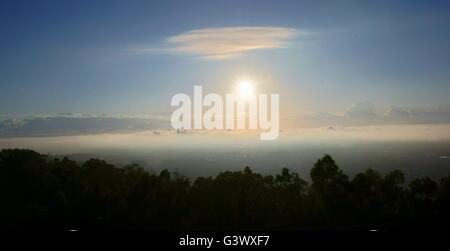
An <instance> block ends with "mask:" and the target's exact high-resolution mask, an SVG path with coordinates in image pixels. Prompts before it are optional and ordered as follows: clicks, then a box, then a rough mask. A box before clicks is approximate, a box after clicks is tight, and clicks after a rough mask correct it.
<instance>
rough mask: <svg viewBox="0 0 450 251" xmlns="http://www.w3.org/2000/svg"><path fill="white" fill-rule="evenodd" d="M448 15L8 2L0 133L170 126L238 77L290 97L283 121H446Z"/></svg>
mask: <svg viewBox="0 0 450 251" xmlns="http://www.w3.org/2000/svg"><path fill="white" fill-rule="evenodd" d="M449 13H450V3H449V2H448V1H264V0H262V1H234V0H230V1H195V0H194V1H132V0H131V1H66V0H63V1H47V0H45V1H21V0H17V1H1V3H0V37H1V41H0V120H1V119H3V121H2V122H1V123H0V136H17V135H33V133H37V134H47V133H50V132H52V131H58V130H60V129H61V128H62V129H66V128H67V127H70V126H73V125H74V124H76V123H78V122H76V121H81V120H82V122H80V123H79V124H77V125H76V126H73V127H74V128H69V129H68V131H70V132H78V133H79V132H96V131H103V130H106V129H108V128H111V127H114V128H119V129H124V128H125V129H126V128H130V127H131V128H132V129H136V130H140V129H143V128H147V129H148V128H151V129H154V128H161V127H163V126H160V125H161V124H164V123H165V122H167V121H166V119H168V117H167V116H165V115H167V114H170V112H171V111H173V110H174V109H173V108H172V107H171V106H170V99H171V97H172V96H173V95H174V94H176V93H192V92H193V86H194V85H202V86H203V87H204V89H205V90H206V91H207V92H216V93H226V92H229V90H230V89H231V88H232V87H233V85H234V84H235V83H234V82H235V80H236V79H237V78H240V77H242V76H246V77H249V78H252V79H254V80H255V82H257V83H258V91H260V92H270V93H279V94H280V102H281V105H280V110H281V114H282V115H281V116H282V119H284V120H285V122H284V123H282V124H283V125H285V126H286V125H290V126H293V127H314V126H333V127H336V126H347V125H370V124H392V123H449V122H450V102H449V99H448V94H449V93H450V29H449V28H448V27H450V14H449ZM146 116H147V117H146ZM16 117H27V118H26V119H25V120H21V121H20V122H17V121H16V120H11V118H16ZM105 117H106V118H107V119H105ZM142 117H145V118H148V117H150V118H152V120H151V121H143V120H142ZM43 118H44V119H43ZM5 121H6V122H5ZM289 121H290V122H289ZM11 128H12V129H11Z"/></svg>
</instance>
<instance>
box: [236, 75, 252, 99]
mask: <svg viewBox="0 0 450 251" xmlns="http://www.w3.org/2000/svg"><path fill="white" fill-rule="evenodd" d="M236 94H237V96H238V98H241V99H244V100H249V99H253V98H254V97H255V83H254V82H253V81H252V80H250V79H240V80H238V81H237V83H236Z"/></svg>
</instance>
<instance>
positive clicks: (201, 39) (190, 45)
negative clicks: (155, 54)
mask: <svg viewBox="0 0 450 251" xmlns="http://www.w3.org/2000/svg"><path fill="white" fill-rule="evenodd" d="M299 33H300V32H299V31H298V30H296V29H293V28H286V27H263V26H258V27H246V26H239V27H222V28H211V29H197V30H191V31H187V32H184V33H181V34H179V35H176V36H172V37H169V38H167V41H166V42H167V43H168V45H169V48H168V49H165V50H164V51H168V52H174V53H182V54H189V55H194V56H199V57H201V58H205V59H209V60H222V59H227V58H230V57H234V56H238V55H242V54H244V53H246V52H248V51H252V50H258V49H273V48H283V47H286V45H287V41H288V40H289V39H291V38H293V37H294V36H296V35H298V34H299Z"/></svg>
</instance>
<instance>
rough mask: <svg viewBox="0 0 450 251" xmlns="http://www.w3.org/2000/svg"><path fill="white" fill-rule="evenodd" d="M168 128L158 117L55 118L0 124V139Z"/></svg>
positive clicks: (103, 116)
mask: <svg viewBox="0 0 450 251" xmlns="http://www.w3.org/2000/svg"><path fill="white" fill-rule="evenodd" d="M168 128H170V125H169V122H168V119H167V118H165V117H160V116H150V117H137V116H108V115H77V114H58V115H51V116H31V117H22V118H10V119H4V120H0V138H2V137H25V136H62V135H81V134H99V133H118V132H138V131H147V130H155V129H168ZM156 134H157V133H156Z"/></svg>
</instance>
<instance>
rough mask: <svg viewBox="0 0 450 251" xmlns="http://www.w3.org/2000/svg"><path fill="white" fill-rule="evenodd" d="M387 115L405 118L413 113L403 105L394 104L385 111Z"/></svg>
mask: <svg viewBox="0 0 450 251" xmlns="http://www.w3.org/2000/svg"><path fill="white" fill-rule="evenodd" d="M384 115H386V116H387V117H391V118H404V117H409V116H410V115H411V113H410V112H409V111H408V110H405V109H403V108H401V107H398V106H395V105H392V106H391V107H389V109H388V110H387V111H386V112H385V113H384Z"/></svg>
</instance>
